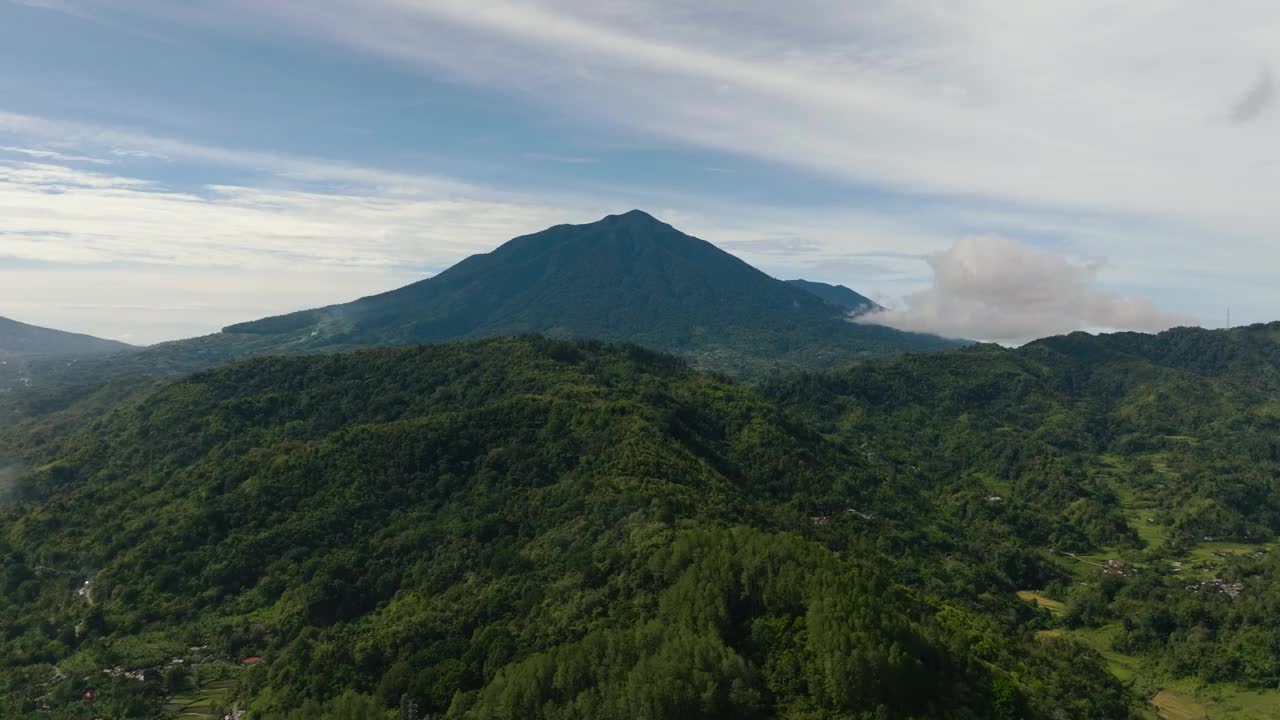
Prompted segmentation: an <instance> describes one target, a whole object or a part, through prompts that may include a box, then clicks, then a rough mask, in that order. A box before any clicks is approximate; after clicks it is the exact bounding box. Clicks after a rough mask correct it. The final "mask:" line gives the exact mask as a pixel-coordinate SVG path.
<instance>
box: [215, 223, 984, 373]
mask: <svg viewBox="0 0 1280 720" xmlns="http://www.w3.org/2000/svg"><path fill="white" fill-rule="evenodd" d="M849 293H852V291H849ZM842 297H844V298H846V299H847V297H848V296H847V295H842ZM859 297H860V296H859ZM844 315H845V313H844V312H842V311H841V310H839V309H838V308H837V307H835V306H833V305H832V304H830V303H829V302H823V301H822V299H821V298H819V297H815V295H814V294H813V293H812V292H811V291H808V290H807V289H805V288H799V287H795V286H792V285H789V284H787V283H784V282H781V281H778V280H776V279H774V278H771V277H769V276H768V275H766V274H764V273H762V272H760V271H759V270H757V269H755V268H753V267H751V266H750V265H748V264H747V263H745V262H743V261H742V260H739V259H738V258H736V257H734V256H732V255H730V254H728V253H726V252H724V251H722V250H720V249H718V248H717V247H715V246H714V245H712V244H711V243H708V242H706V241H703V240H699V239H697V238H694V237H690V236H688V235H685V234H684V233H681V232H680V231H678V230H676V229H675V228H673V227H671V226H670V225H667V224H665V223H662V222H660V221H658V220H657V219H655V218H654V217H652V216H650V215H648V214H646V213H643V212H641V211H638V210H635V211H632V212H629V213H625V214H622V215H611V216H609V217H606V218H604V219H603V220H601V221H599V222H595V223H591V224H588V225H560V226H557V227H553V228H550V229H548V230H545V231H543V232H540V233H536V234H533V235H527V236H524V237H519V238H516V239H514V240H512V241H510V242H508V243H506V244H504V245H503V246H501V247H499V248H498V249H496V250H494V251H493V252H490V253H486V254H483V255H476V256H473V257H470V258H467V259H466V260H463V261H462V262H460V263H458V264H457V265H455V266H453V267H451V268H449V269H448V270H446V271H444V272H442V273H440V274H439V275H437V276H435V277H432V278H430V279H428V280H423V281H421V282H418V283H414V284H412V285H409V286H407V287H404V288H400V289H399V290H394V291H392V292H388V293H384V294H381V295H375V296H372V297H367V298H363V299H361V300H357V301H355V302H352V303H347V304H345V305H335V306H331V307H326V308H320V309H317V310H308V311H303V312H299V313H292V314H289V315H284V316H280V317H273V318H267V319H264V320H259V321H255V322H248V323H242V324H238V325H232V326H230V327H228V328H226V329H225V330H224V333H225V334H228V335H245V336H277V337H281V338H285V337H288V338H293V339H295V340H297V341H300V342H302V343H303V344H304V345H305V346H306V347H309V348H315V347H327V346H332V347H352V346H367V345H396V344H408V343H423V342H437V341H440V340H448V339H455V338H478V337H492V336H499V335H519V334H529V333H537V334H542V335H547V336H549V337H562V338H593V339H599V340H607V341H625V342H633V343H637V344H640V345H644V346H646V347H651V348H654V349H658V350H664V351H669V352H675V353H678V354H681V355H684V356H687V357H690V358H692V359H694V361H695V362H697V363H698V364H700V365H703V366H706V367H711V368H714V369H720V370H727V371H731V372H733V371H741V370H744V369H759V368H763V367H769V366H784V367H786V366H808V367H821V366H827V365H831V364H834V363H838V362H848V361H851V360H857V359H863V358H867V357H873V356H882V355H888V354H892V353H896V352H903V351H911V350H936V349H942V348H948V347H955V346H957V345H958V344H957V343H955V342H952V341H948V340H944V339H942V338H938V337H933V336H928V335H918V334H911V333H903V332H899V331H896V330H891V329H889V328H883V327H874V326H863V325H857V324H853V323H849V322H846V321H845V319H844Z"/></svg>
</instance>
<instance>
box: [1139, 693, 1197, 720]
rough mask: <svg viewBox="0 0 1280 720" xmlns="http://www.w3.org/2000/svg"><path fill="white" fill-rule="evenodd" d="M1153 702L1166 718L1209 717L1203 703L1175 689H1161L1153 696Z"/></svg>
mask: <svg viewBox="0 0 1280 720" xmlns="http://www.w3.org/2000/svg"><path fill="white" fill-rule="evenodd" d="M1151 704H1152V705H1154V706H1155V707H1156V710H1157V711H1159V713H1160V717H1162V718H1165V720H1203V719H1204V718H1206V717H1208V715H1207V713H1206V712H1205V708H1204V706H1203V705H1201V704H1200V703H1198V702H1196V701H1195V699H1194V698H1192V697H1189V696H1187V695H1184V694H1182V693H1180V692H1177V691H1175V690H1167V689H1166V690H1161V691H1160V692H1158V693H1156V694H1155V697H1153V698H1151Z"/></svg>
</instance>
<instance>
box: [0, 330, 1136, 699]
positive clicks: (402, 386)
mask: <svg viewBox="0 0 1280 720" xmlns="http://www.w3.org/2000/svg"><path fill="white" fill-rule="evenodd" d="M948 355H960V354H959V353H946V354H943V355H942V356H940V357H943V356H948ZM964 357H965V358H966V361H968V360H970V359H971V358H973V357H981V354H976V355H964ZM888 367H894V366H888ZM908 368H909V366H908ZM885 390H886V391H888V390H889V388H886V389H885ZM866 392H869V393H870V392H873V391H872V390H867V391H866ZM803 410H804V403H803V402H801V403H799V404H798V405H797V406H796V412H797V413H800V412H803ZM889 439H890V438H889V437H886V440H889ZM30 443H31V444H29V445H28V446H26V447H25V449H23V450H22V457H21V461H22V464H23V465H24V466H25V467H26V468H27V470H25V471H22V472H19V473H18V474H17V477H16V478H14V479H13V481H12V482H10V483H7V486H8V487H9V490H10V493H9V496H10V497H11V498H13V499H15V502H14V503H13V504H11V505H10V506H9V507H8V508H4V511H3V512H0V615H2V616H3V617H4V618H5V622H4V624H3V626H2V627H0V715H3V716H4V717H5V718H13V719H14V720H34V719H35V718H48V717H54V718H59V717H67V718H73V717H88V716H101V717H131V718H160V717H167V716H166V715H164V714H163V713H164V710H165V709H166V708H167V709H168V710H169V711H171V712H172V713H178V712H180V711H182V710H183V709H184V707H186V706H188V705H190V706H192V707H193V708H194V710H193V712H205V711H207V712H210V713H211V714H214V715H216V716H221V714H223V713H225V712H227V711H228V710H229V709H230V706H231V704H232V703H233V702H235V703H238V704H239V707H240V708H241V709H245V710H249V711H250V712H251V714H252V716H253V717H254V718H257V719H258V720H295V719H297V718H304V717H305V718H323V717H329V718H352V719H353V720H364V719H366V718H375V717H378V718H387V717H389V714H388V709H391V710H390V713H391V715H390V716H394V713H395V710H394V708H396V707H399V708H402V709H403V711H402V712H401V714H400V715H399V716H398V717H399V718H401V719H402V720H403V719H405V718H408V717H409V716H410V715H413V714H414V713H413V712H411V711H410V710H408V705H409V704H410V703H412V704H413V705H415V706H416V708H417V713H416V716H417V717H448V718H457V719H462V718H470V719H473V720H492V719H499V718H501V719H503V720H559V719H561V718H582V719H583V720H591V719H594V718H616V717H643V718H650V719H651V720H679V719H681V718H690V717H705V718H726V719H727V718H755V719H757V720H772V719H777V720H784V719H786V720H790V719H795V718H817V717H822V718H903V719H904V720H906V719H913V718H919V719H923V718H942V719H948V718H954V719H955V720H977V719H978V718H1001V719H1012V718H1027V719H1029V720H1049V719H1050V718H1056V717H1070V718H1076V719H1079V720H1092V719H1097V720H1103V719H1107V720H1111V719H1114V718H1127V717H1131V711H1130V705H1131V703H1133V702H1135V698H1134V696H1133V695H1131V694H1130V693H1129V691H1127V690H1126V689H1124V688H1123V687H1122V686H1121V684H1120V683H1119V682H1118V681H1116V680H1115V679H1112V678H1111V677H1110V676H1109V675H1108V674H1107V672H1106V670H1105V666H1104V665H1103V661H1102V659H1101V658H1100V657H1099V656H1098V655H1096V654H1094V653H1092V652H1091V651H1089V650H1087V649H1085V648H1082V647H1080V646H1078V645H1076V644H1074V643H1069V642H1065V641H1062V642H1059V641H1055V640H1053V639H1052V638H1042V637H1040V636H1038V635H1037V632H1038V631H1040V630H1043V629H1046V628H1048V627H1050V624H1051V623H1052V619H1051V617H1050V616H1049V615H1048V613H1046V612H1045V611H1043V610H1041V611H1037V610H1035V609H1034V608H1033V607H1032V606H1031V605H1029V604H1027V603H1024V602H1022V601H1021V600H1019V599H1018V598H1017V596H1016V595H1015V591H1016V590H1018V589H1021V588H1024V587H1038V586H1039V585H1040V584H1042V583H1044V582H1047V581H1049V580H1051V579H1053V578H1061V577H1065V576H1066V573H1063V572H1062V571H1059V570H1056V569H1055V566H1054V564H1053V563H1052V562H1051V561H1049V560H1048V559H1046V558H1045V557H1043V556H1042V554H1041V553H1040V552H1039V551H1038V550H1037V549H1036V548H1035V547H1034V546H1032V545H1030V542H1031V541H1032V540H1033V539H1034V538H1036V537H1038V536H1034V535H1031V533H1035V532H1058V533H1063V534H1070V533H1071V532H1073V531H1074V530H1073V528H1075V527H1076V525H1077V523H1079V522H1085V521H1086V520H1087V519H1088V516H1081V517H1082V518H1083V519H1080V520H1077V515H1078V513H1073V512H1071V511H1067V512H1064V510H1063V509H1064V508H1070V507H1071V504H1072V503H1075V502H1076V500H1077V499H1078V498H1079V497H1080V495H1081V494H1082V493H1084V492H1087V490H1082V489H1077V488H1072V487H1070V486H1068V485H1066V484H1064V483H1058V484H1054V485H1053V492H1044V493H1043V494H1042V495H1041V496H1038V497H1039V499H1040V500H1041V502H1039V503H1036V502H1032V500H1031V499H1030V498H1028V499H1027V500H1026V501H1025V502H1024V501H1023V500H1022V499H1021V497H1019V499H1018V500H1016V501H1014V500H1012V499H1011V503H1010V505H1011V506H1010V508H1009V512H1007V513H1002V512H999V511H1000V510H1001V508H995V507H992V506H990V505H989V504H987V503H985V502H983V501H981V500H978V501H977V502H976V504H975V501H974V499H973V496H974V491H973V489H972V487H971V485H972V481H971V480H970V479H969V478H967V477H965V476H964V475H963V474H961V473H956V472H949V471H947V472H943V471H939V472H938V473H936V474H934V473H933V472H932V468H930V470H929V471H927V472H922V473H915V472H913V471H911V470H910V469H909V467H908V465H907V464H905V463H899V462H898V461H897V459H896V454H897V453H899V452H905V448H894V447H891V446H890V445H889V444H888V442H886V443H885V444H884V445H883V446H880V447H877V448H876V450H877V454H875V455H872V454H870V453H868V452H867V451H866V450H865V448H860V447H858V446H857V445H855V444H852V443H843V442H835V441H833V440H832V439H830V438H829V437H828V436H827V435H826V434H824V433H821V432H818V431H817V430H815V428H814V426H812V425H810V424H808V423H807V422H805V421H800V420H797V419H796V417H795V416H793V414H792V411H791V410H790V409H788V408H786V407H784V406H783V405H781V404H778V403H777V402H774V401H771V400H769V399H766V398H763V397H761V396H760V395H758V394H757V393H756V392H755V391H754V390H752V389H751V388H748V387H744V386H740V385H736V384H733V383H731V382H728V381H726V380H724V379H722V378H719V377H716V376H712V375H707V374H703V373H700V372H695V371H692V370H690V369H689V368H688V367H687V365H686V363H685V362H683V361H681V360H679V359H677V358H674V357H670V356H666V355H660V354H656V353H653V352H651V351H648V350H644V349H641V348H639V347H636V346H632V345H627V346H610V345H603V344H600V343H596V342H569V341H557V340H550V339H544V338H528V337H526V338H500V339H491V340H483V341H471V342H461V343H444V344H437V345H430V346H418V347H409V348H383V349H374V350H361V351H357V352H352V353H336V354H329V355H322V356H289V357H273V358H265V359H256V360H251V361H247V362H243V363H236V364H232V365H229V366H225V367H221V368H217V369H214V370H211V371H207V372H204V373H200V374H198V375H195V376H193V377H190V378H187V379H184V380H182V381H180V382H177V383H173V384H169V385H167V386H164V387H160V388H158V389H146V390H144V391H142V392H141V393H139V394H136V395H134V396H132V397H130V398H128V399H124V400H122V401H119V402H118V403H117V405H116V406H115V409H114V410H111V411H109V412H107V413H106V414H105V415H104V414H101V413H96V412H95V413H92V416H91V417H90V418H89V419H87V420H86V422H85V424H84V425H83V426H82V427H80V428H79V429H78V430H75V431H73V432H70V433H68V432H62V431H51V430H49V429H48V427H47V426H42V427H41V428H40V429H39V430H38V431H37V432H36V433H34V434H33V437H32V439H31V441H30ZM926 450H927V449H926V448H921V452H922V453H923V452H925V451H926ZM979 451H981V449H979ZM939 452H940V454H941V453H943V452H945V453H950V452H952V451H951V450H950V449H946V448H943V449H941V450H940V451H939ZM940 470H941V469H940ZM1053 480H1054V479H1053V478H1049V479H1048V480H1047V482H1048V481H1053ZM1013 492H1014V491H1010V496H1011V498H1012V497H1014V494H1013ZM1017 492H1019V493H1020V492H1022V490H1018V491H1017ZM0 508H3V506H0ZM1040 527H1042V528H1043V530H1039V529H1037V528H1040ZM1024 535H1025V536H1026V537H1027V540H1026V541H1019V539H1018V538H1021V537H1023V536H1024ZM1020 542H1025V544H1020ZM178 661H180V662H178ZM126 673H128V675H126ZM1082 689H1083V690H1082ZM1086 690H1087V691H1086ZM85 693H93V698H94V705H95V706H94V707H93V708H92V712H91V713H90V712H88V709H87V708H86V707H85V701H84V699H83V698H84V697H85ZM164 703H170V704H169V705H165V704H164ZM197 703H199V704H200V706H199V707H197V706H196V704H197Z"/></svg>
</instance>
